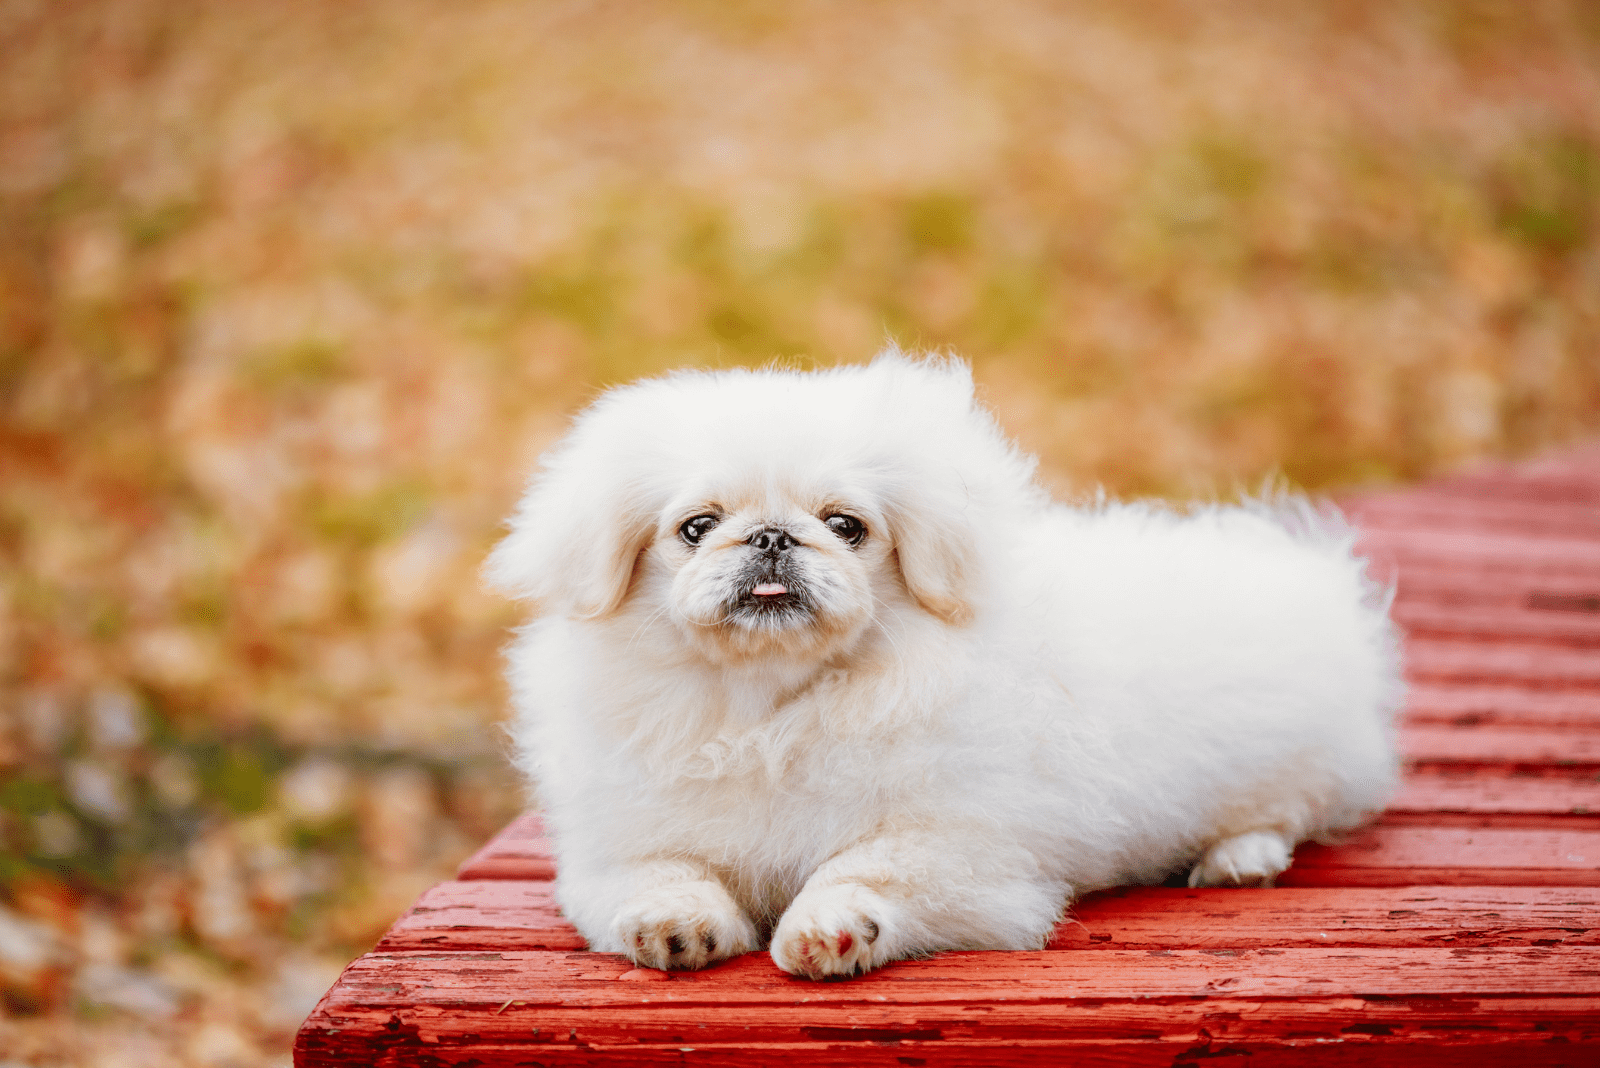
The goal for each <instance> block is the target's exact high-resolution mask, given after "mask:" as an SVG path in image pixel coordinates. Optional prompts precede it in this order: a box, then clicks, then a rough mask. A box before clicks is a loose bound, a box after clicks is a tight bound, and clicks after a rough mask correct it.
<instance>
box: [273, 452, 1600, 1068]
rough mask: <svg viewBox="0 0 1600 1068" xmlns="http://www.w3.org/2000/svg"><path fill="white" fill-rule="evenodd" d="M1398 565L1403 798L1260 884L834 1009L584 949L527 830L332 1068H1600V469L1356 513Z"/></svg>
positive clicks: (337, 1032) (319, 1035) (387, 990)
mask: <svg viewBox="0 0 1600 1068" xmlns="http://www.w3.org/2000/svg"><path fill="white" fill-rule="evenodd" d="M1346 503H1347V507H1348V510H1349V511H1350V512H1351V514H1352V515H1353V516H1354V517H1355V518H1356V519H1357V520H1358V521H1359V522H1360V523H1361V525H1362V527H1363V528H1364V529H1365V530H1366V531H1367V534H1366V536H1365V547H1366V551H1367V552H1368V553H1369V554H1370V555H1371V556H1372V557H1373V558H1374V560H1375V561H1377V566H1378V567H1379V568H1380V570H1382V569H1390V568H1395V567H1398V569H1399V572H1398V573H1399V597H1398V599H1397V601H1396V604H1395V615H1396V617H1397V618H1398V619H1399V620H1400V622H1401V623H1402V624H1403V625H1404V626H1405V627H1406V629H1407V630H1408V632H1409V635H1410V638H1409V643H1408V649H1407V660H1408V671H1409V674H1410V678H1411V680H1412V684H1413V690H1412V694H1411V700H1410V704H1409V707H1408V709H1407V712H1406V715H1405V718H1404V720H1403V723H1402V728H1401V744H1402V746H1403V748H1404V751H1405V753H1406V756H1407V758H1408V761H1409V763H1408V774H1407V778H1406V782H1405V786H1404V788H1403V790H1402V791H1401V793H1400V795H1399V797H1397V798H1396V800H1395V802H1394V805H1393V806H1392V807H1391V808H1390V809H1389V811H1388V812H1386V813H1385V814H1384V816H1383V817H1382V819H1380V820H1379V821H1378V822H1377V823H1376V824H1375V825H1373V826H1372V827H1370V828H1368V829H1366V830H1365V831H1363V832H1361V833H1359V834H1356V835H1354V836H1353V837H1351V838H1350V839H1349V840H1348V841H1345V842H1343V843H1340V844H1337V845H1308V846H1305V847H1303V848H1302V849H1301V850H1300V851H1299V852H1298V854H1297V855H1296V858H1295V863H1294V867H1293V868H1291V869H1290V870H1289V871H1288V872H1287V873H1286V874H1285V875H1284V877H1283V878H1281V879H1280V880H1279V886H1278V887H1277V888H1275V889H1270V890H1220V889H1219V890H1186V889H1172V888H1141V889H1129V890H1119V891H1114V892H1110V893H1105V894H1099V895H1095V896H1093V897H1091V898H1089V899H1086V900H1084V901H1082V902H1080V903H1079V904H1078V905H1077V906H1076V907H1075V908H1074V910H1073V915H1072V918H1071V919H1069V920H1067V921H1066V922H1064V923H1063V924H1062V925H1061V926H1060V927H1059V928H1058V929H1057V931H1056V933H1055V937H1054V939H1053V940H1052V941H1051V943H1050V945H1049V946H1048V947H1047V948H1045V949H1044V950H1043V951H1041V952H1037V953H944V954H940V955H938V956H936V957H933V958H932V959H929V960H919V961H905V962H901V963H897V964H892V965H890V966H888V967H886V968H883V969H882V970H880V971H878V972H875V973H873V974H871V975H869V976H866V977H864V978H860V979H854V980H850V981H845V982H832V983H813V982H808V981H805V980H800V979H794V978H791V977H790V976H788V975H785V974H784V973H782V972H780V971H779V970H778V969H777V968H776V967H775V966H774V965H773V964H772V962H771V960H770V959H769V958H768V957H767V955H766V954H765V953H752V954H749V955H747V956H745V957H742V958H739V959H737V960H733V961H729V962H726V963H724V964H722V965H721V966H718V967H715V968H712V969H709V970H707V971H704V972H690V973H670V974H669V973H667V972H659V971H651V970H647V969H639V968H635V967H633V966H632V964H630V963H629V962H628V961H627V960H626V959H624V958H622V957H619V956H614V955H611V954H604V953H590V952H587V951H586V950H585V949H584V944H583V940H582V939H581V938H580V937H579V936H578V934H577V932H576V931H574V930H573V929H572V927H570V926H569V925H568V924H566V923H565V922H564V921H563V920H562V918H561V915H560V912H559V910H558V909H557V908H556V906H555V904H554V902H553V900H552V898H551V892H550V883H549V880H550V879H551V878H552V876H553V875H554V866H553V863H552V861H551V859H550V855H549V851H548V848H547V844H546V842H545V841H544V839H543V838H542V837H541V829H540V824H539V818H538V816H537V815H529V816H524V817H522V818H521V819H519V820H517V821H516V822H514V823H513V824H512V825H511V826H510V827H507V828H506V829H505V831H503V832H502V833H501V834H500V835H499V836H498V837H496V838H495V839H494V840H493V841H491V842H490V843H489V844H488V845H487V846H485V847H484V848H483V849H482V850H481V851H480V852H479V853H478V854H477V855H476V856H474V857H472V858H471V859H470V860H468V861H467V862H466V863H465V864H463V865H462V867H461V870H460V874H459V877H458V879H457V880H456V881H454V882H448V883H444V884H441V885H440V886H436V887H434V888H433V889H432V890H429V891H428V892H427V893H426V894H424V895H423V896H422V898H421V899H420V900H419V901H418V902H417V903H416V905H414V906H413V907H412V909H411V911H410V912H408V913H406V915H405V916H403V917H401V918H400V920H399V921H398V922H397V923H396V924H395V925H394V927H393V928H392V929H391V930H390V931H389V933H388V934H387V935H386V936H385V937H384V938H383V940H382V941H381V942H380V943H379V944H378V946H377V947H376V948H375V949H374V950H373V951H372V952H371V953H368V954H367V955H365V956H363V957H362V958H361V959H359V960H357V961H356V962H355V963H353V964H351V965H350V967H349V968H348V969H346V971H345V973H344V975H343V976H342V977H341V978H340V979H339V982H338V984H337V985H335V986H334V988H333V989H332V990H331V991H329V992H328V994H327V996H326V997H324V998H323V1000H322V1003H321V1004H320V1005H318V1006H317V1008H316V1010H315V1011H314V1012H313V1013H312V1014H311V1017H310V1018H309V1019H308V1020H307V1021H306V1023H305V1025H304V1027H302V1029H301V1031H300V1034H299V1037H298V1038H297V1040H296V1042H295V1063H296V1064H297V1065H300V1066H301V1068H313V1066H323V1065H348V1064H369V1063H374V1064H384V1065H389V1064H393V1065H513V1064H515V1065H546V1064H549V1065H555V1064H563V1065H565V1064H598V1063H607V1064H666V1063H672V1064H676V1063H695V1062H715V1063H718V1064H738V1065H768V1064H783V1065H794V1064H833V1065H861V1064H885V1065H921V1064H927V1065H947V1064H960V1065H1000V1064H1012V1063H1016V1064H1022V1063H1044V1062H1049V1061H1057V1062H1071V1063H1075V1064H1104V1065H1132V1064H1200V1063H1202V1062H1203V1063H1206V1064H1213V1063H1249V1064H1253V1065H1261V1064H1274V1065H1276V1064H1314V1065H1321V1064H1362V1065H1376V1064H1405V1065H1458V1064H1468V1063H1472V1064H1488V1063H1493V1064H1501V1063H1515V1064H1518V1065H1526V1066H1533V1065H1589V1066H1593V1065H1600V448H1597V449H1590V450H1587V451H1583V452H1578V453H1571V454H1568V455H1566V456H1564V457H1561V458H1558V459H1554V460H1547V461H1542V462H1538V463H1534V464H1527V465H1522V466H1518V467H1515V468H1509V467H1508V468H1499V469H1494V470H1490V471H1485V472H1481V473H1476V474H1471V475H1465V476H1461V477H1457V478H1452V479H1448V480H1445V481H1441V482H1436V483H1433V484H1431V485H1427V486H1424V487H1421V488H1417V489H1411V490H1405V491H1401V492H1392V493H1382V494H1372V495H1367V496H1362V497H1358V498H1354V499H1352V500H1350V501H1347V502H1346Z"/></svg>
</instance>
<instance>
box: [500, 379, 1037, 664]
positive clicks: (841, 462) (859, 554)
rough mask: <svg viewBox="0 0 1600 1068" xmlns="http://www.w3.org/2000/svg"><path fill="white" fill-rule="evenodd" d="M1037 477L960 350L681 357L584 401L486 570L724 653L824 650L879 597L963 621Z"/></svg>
mask: <svg viewBox="0 0 1600 1068" xmlns="http://www.w3.org/2000/svg"><path fill="white" fill-rule="evenodd" d="M1035 493H1036V491H1035V490H1034V488H1033V485H1032V464H1031V461H1029V460H1027V459H1025V458H1023V457H1022V456H1020V455H1019V454H1018V453H1017V452H1016V450H1015V449H1013V448H1012V447H1011V445H1010V444H1009V443H1008V442H1007V441H1006V439H1005V438H1004V436H1003V435H1002V434H1001V433H1000V431H999V429H998V428H997V427H996V425H995V423H994V421H993V419H992V418H991V417H990V416H989V415H988V413H987V412H985V411H984V410H983V409H982V408H980V407H979V406H978V405H977V404H976V403H975V401H974V399H973V392H972V379H971V374H970V372H969V371H968V369H967V367H966V365H964V364H962V363H959V362H955V361H934V360H928V361H914V360H910V359H907V358H906V357H904V356H901V355H900V354H899V353H897V352H892V351H891V352H889V353H886V354H884V355H883V356H880V357H879V358H878V359H877V360H875V361H874V362H873V363H871V364H870V365H867V366H864V367H845V368H838V369H835V370H830V371H822V372H815V373H800V372H788V371H757V372H748V371H735V372H722V373H682V374H678V375H673V376H669V377H667V378H662V379H655V380H651V381H646V382H641V383H637V384H634V385H631V386H627V387H624V388H621V389H617V390H614V391H612V392H610V393H608V394H606V395H605V396H604V397H602V398H601V399H600V400H599V401H598V402H597V403H596V404H595V405H594V406H592V407H591V408H590V409H589V410H588V411H586V412H585V413H584V414H583V415H581V416H580V417H579V418H578V420H577V422H576V424H575V425H574V427H573V429H572V431H571V433H570V434H568V436H567V437H566V439H565V440H563V441H562V442H561V443H560V444H559V445H558V446H557V447H556V448H555V449H554V450H553V451H552V452H551V453H550V454H549V455H548V456H546V457H545V460H544V463H543V466H542V469H541V471H540V473H539V474H538V475H537V476H536V477H535V479H534V481H533V484H532V486H531V487H530V488H529V490H528V492H527V494H526V496H525V497H524V498H523V500H522V503H521V505H520V506H519V508H518V510H517V513H516V515H515V516H514V517H513V518H512V520H511V533H510V534H509V535H508V536H507V537H506V538H505V540H504V541H502V542H501V543H500V545H499V546H498V547H497V548H496V549H495V551H494V554H493V555H492V556H491V557H490V560H489V565H488V575H489V578H490V579H491V581H492V582H494V583H495V584H496V585H497V586H499V587H500V588H501V589H503V590H506V591H507V592H509V593H512V594H515V595H518V596H524V597H530V598H532V599H534V600H535V601H536V602H537V603H538V605H539V608H540V610H541V612H543V613H547V614H548V613H559V614H565V615H569V616H573V617H579V618H601V617H605V616H608V615H611V614H614V613H617V612H619V611H626V610H628V609H630V608H636V609H637V610H638V611H639V612H640V613H641V614H642V616H643V617H644V618H647V619H650V620H660V621H662V622H663V623H664V625H669V626H674V627H676V628H678V629H679V631H680V632H681V633H682V634H683V636H684V638H685V639H686V640H687V641H689V642H690V643H692V644H693V645H695V646H696V647H698V648H701V649H703V650H705V651H707V652H708V653H711V654H713V655H715V656H716V657H717V658H718V659H727V658H728V657H729V656H735V657H736V656H740V655H750V654H758V653H765V652H772V651H784V652H790V653H796V654H800V653H812V654H827V653H830V652H833V651H836V650H838V649H840V648H842V647H844V646H846V645H847V644H848V643H849V642H850V641H851V640H852V637H853V636H855V635H859V634H860V633H861V632H862V631H863V630H864V628H866V627H867V626H868V625H869V624H870V623H871V621H872V620H873V619H874V618H875V617H876V616H879V615H881V614H882V613H883V612H886V611H896V610H904V611H924V612H927V613H931V614H932V615H933V616H935V617H937V618H938V619H940V620H942V621H944V622H946V623H948V624H952V625H960V624H963V623H965V622H966V621H967V620H969V619H970V617H971V615H972V612H973V608H974V597H975V594H976V591H977V588H978V586H977V584H978V583H979V582H980V580H981V575H982V571H983V555H984V554H983V546H984V544H985V542H986V531H987V529H988V525H989V524H991V523H1000V522H1003V521H1004V519H1005V518H1006V515H1007V513H1009V512H1011V511H1013V510H1015V509H1016V508H1018V507H1022V506H1026V505H1027V504H1028V503H1030V502H1032V501H1033V500H1034V499H1035V496H1034V495H1035Z"/></svg>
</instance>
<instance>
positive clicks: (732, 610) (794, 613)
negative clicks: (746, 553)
mask: <svg viewBox="0 0 1600 1068" xmlns="http://www.w3.org/2000/svg"><path fill="white" fill-rule="evenodd" d="M734 588H735V589H736V590H737V591H738V592H737V593H735V595H734V596H733V597H732V598H731V599H730V601H729V602H728V604H727V611H726V613H725V615H724V617H723V618H724V619H725V620H726V621H727V622H730V623H736V624H740V625H743V626H766V627H773V626H785V625H789V626H792V625H794V624H796V623H800V622H803V621H809V620H810V619H811V617H812V616H813V615H814V614H815V613H816V606H815V604H813V603H812V600H811V597H810V595H809V594H808V593H807V591H806V587H805V585H804V584H803V583H801V582H800V581H799V579H798V577H797V576H795V575H794V573H793V569H792V568H788V567H771V566H763V567H754V568H751V569H750V570H749V571H747V572H746V573H745V574H743V575H741V576H740V578H739V581H738V582H737V583H736V585H735V587H734Z"/></svg>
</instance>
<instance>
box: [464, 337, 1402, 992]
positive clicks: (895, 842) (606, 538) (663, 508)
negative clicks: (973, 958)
mask: <svg viewBox="0 0 1600 1068" xmlns="http://www.w3.org/2000/svg"><path fill="white" fill-rule="evenodd" d="M1352 541H1353V534H1352V532H1351V531H1350V530H1349V528H1348V527H1346V526H1345V525H1344V523H1343V522H1342V521H1341V520H1340V519H1339V518H1338V517H1337V516H1336V515H1334V514H1331V513H1321V512H1317V511H1315V510H1313V509H1312V508H1311V507H1310V506H1308V505H1307V504H1306V503H1305V502H1303V501H1301V500H1299V499H1295V498H1282V499H1274V500H1271V501H1255V502H1247V503H1245V504H1244V505H1242V506H1238V507H1217V506H1207V507H1201V508H1196V509H1194V510H1190V511H1174V510H1170V509H1167V508H1164V507H1161V506H1158V505H1151V504H1114V503H1105V502H1101V503H1094V504H1091V505H1089V506H1086V507H1066V506H1063V505H1060V504H1054V503H1052V502H1051V501H1050V500H1049V499H1048V498H1047V497H1046V495H1045V493H1044V492H1043V491H1042V490H1041V489H1040V488H1039V486H1038V485H1037V484H1036V483H1035V481H1034V461H1033V460H1032V459H1031V458H1029V457H1027V456H1024V455H1023V454H1021V453H1020V452H1018V451H1017V449H1016V447H1015V446H1013V445H1012V444H1011V442H1010V441H1008V440H1007V438H1006V436H1005V435H1004V434H1003V433H1002V432H1001V430H1000V428H999V427H998V426H997V425H996V423H995V421H994V419H993V418H992V417H991V416H990V415H989V413H988V412H987V411H986V410H984V409H983V408H982V407H981V406H980V405H979V404H978V403H977V402H976V401H975V400H974V397H973V387H972V378H971V374H970V372H969V371H968V369H967V367H966V365H965V364H963V363H960V362H957V361H953V360H936V359H928V360H913V359H909V358H907V357H905V356H903V355H901V354H899V353H898V352H894V351H891V352H888V353H886V354H884V355H882V356H880V357H879V358H878V359H876V360H875V361H873V362H872V363H871V364H870V365H868V366H855V367H841V368H837V369H834V370H828V371H820V372H816V373H799V372H790V371H728V372H717V373H695V372H686V373H680V374H674V375H670V376H668V377H665V378H660V379H654V380H650V381H645V382H640V383H637V384H634V385H631V386H627V387H623V388H620V389H615V390H612V391H611V392H609V393H607V394H605V395H604V396H603V397H601V398H600V399H599V400H598V401H597V402H596V403H595V404H594V405H593V406H592V407H590V408H589V409H588V410H587V411H586V412H584V413H583V414H582V415H581V416H579V417H578V419H577V421H576V423H575V424H574V426H573V428H572V430H571V432H570V433H569V434H568V435H567V437H566V438H565V439H564V440H563V441H562V442H561V443H560V444H559V445H558V446H557V447H556V448H555V449H554V450H552V451H551V452H550V453H549V454H548V455H547V456H546V457H545V458H544V461H543V464H542V467H541V469H540V471H539V473H538V474H537V476H536V477H535V478H534V480H533V483H532V486H531V488H530V489H529V490H528V492H527V495H526V497H525V498H524V499H523V501H522V503H521V505H520V506H519V508H518V510H517V512H516V514H515V516H514V517H513V518H512V520H511V523H510V533H509V535H508V536H507V537H506V538H505V539H504V541H502V542H501V543H500V545H499V546H498V547H497V548H496V549H495V551H494V553H493V555H492V557H491V558H490V561H489V565H488V572H487V573H488V575H489V577H490V579H491V580H492V581H493V582H494V583H495V584H496V585H498V586H499V587H500V588H502V589H504V590H506V591H508V592H510V593H512V594H514V595H517V596H521V597H526V598H529V599H531V600H532V601H533V603H534V605H535V606H536V611H537V617H536V619H535V620H534V621H533V622H532V623H531V624H530V625H529V626H527V627H526V628H525V629H524V630H522V631H521V633H520V636H519V638H518V639H517V641H516V642H515V644H514V645H513V646H512V648H511V650H510V652H509V661H510V678H511V684H512V688H513V690H514V693H515V700H516V706H517V718H516V720H515V725H514V728H513V733H514V737H515V740H516V744H517V749H518V754H519V763H520V766H521V767H522V769H523V771H524V772H525V773H526V774H527V775H528V776H529V777H530V778H531V780H532V781H533V782H534V783H535V784H536V786H537V792H538V796H539V798H540V799H541V801H542V803H543V805H544V808H545V815H546V819H547V823H548V826H549V827H550V829H551V834H552V836H553V838H554V841H555V849H556V853H557V858H558V862H559V864H558V866H559V872H560V876H559V887H558V897H559V900H560V902H561V906H562V908H563V909H564V910H565V912H566V914H567V916H568V917H569V918H570V919H571V920H572V922H573V923H574V924H576V925H577V927H578V929H579V931H581V932H582V933H583V935H584V937H585V938H587V939H588V940H589V944H590V945H591V946H592V947H593V948H594V949H597V950H604V951H611V952H617V953H625V954H627V955H628V956H629V957H631V958H632V959H633V960H634V961H636V962H637V963H638V964H640V965H644V966H648V967H652V968H699V967H702V966H704V965H706V964H708V963H711V962H713V961H716V960H720V959H722V958H724V957H731V956H734V955H736V954H740V953H745V952H748V951H750V950H754V949H757V948H760V947H761V946H763V945H767V946H769V947H770V950H771V953H772V959H773V960H774V961H775V962H776V963H777V964H778V966H779V967H780V968H783V969H784V970H785V971H788V972H792V973H794V974H796V975H801V976H808V977H810V978H813V979H821V978H825V977H828V976H838V975H850V974H855V973H859V972H863V971H866V970H868V969H870V968H875V967H877V966H879V965H881V964H883V963H884V962H886V961H892V960H897V959H900V958H904V957H912V956H919V955H922V954H927V953H931V952H933V951H935V950H941V949H1037V948H1039V947H1040V946H1042V945H1043V944H1044V943H1045V941H1046V940H1047V938H1048V937H1049V935H1050V933H1051V929H1052V928H1053V927H1054V925H1055V924H1056V922H1057V920H1059V919H1060V917H1061V915H1062V912H1063V909H1064V908H1065V907H1066V906H1067V904H1068V903H1069V902H1070V901H1071V899H1072V898H1073V897H1074V896H1075V895H1078V894H1082V893H1084V892H1086V891H1090V890H1095V889H1099V888H1103V887H1110V886H1117V885H1120V884H1127V883H1159V882H1162V881H1163V880H1165V879H1167V878H1168V877H1170V876H1172V875H1174V874H1177V873H1181V872H1183V871H1185V870H1188V872H1189V875H1188V881H1189V885H1191V886H1221V885H1270V884H1271V882H1272V880H1273V879H1274V877H1275V876H1277V875H1278V874H1279V873H1281V872H1282V871H1284V869H1285V868H1287V867H1288V866H1289V862H1290V856H1291V854H1292V852H1293V850H1294V847H1295V845H1296V844H1297V843H1298V842H1300V841H1302V840H1304V839H1306V838H1309V837H1312V836H1317V835H1323V834H1327V833H1329V832H1333V831H1337V830H1340V829H1342V828H1348V827H1351V826H1353V825H1355V824H1356V823H1358V822H1359V821H1360V820H1361V819H1362V818H1363V817H1364V816H1365V815H1366V814H1368V813H1370V812H1372V811H1374V810H1376V809H1378V808H1380V807H1381V806H1382V805H1383V803H1384V801H1385V800H1386V798H1387V797H1388V795H1389V794H1390V792H1391V790H1392V789H1393V786H1394V783H1395V778H1396V757H1395V752H1394V745H1393V738H1392V720H1393V717H1394V713H1395V711H1396V709H1397V708H1398V706H1399V704H1400V701H1401V697H1402V684H1401V681H1400V675H1399V656H1398V642H1397V637H1396V631H1395V629H1394V627H1393V626H1392V625H1391V623H1390V621H1389V618H1388V614H1387V603H1388V597H1387V591H1386V590H1385V589H1383V588H1381V587H1380V586H1378V585H1377V584H1375V583H1373V582H1372V581H1370V580H1369V579H1368V578H1367V576H1366V574H1365V571H1364V565H1363V561H1362V560H1361V559H1360V558H1358V557H1356V556H1354V555H1352V551H1351V545H1352Z"/></svg>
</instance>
